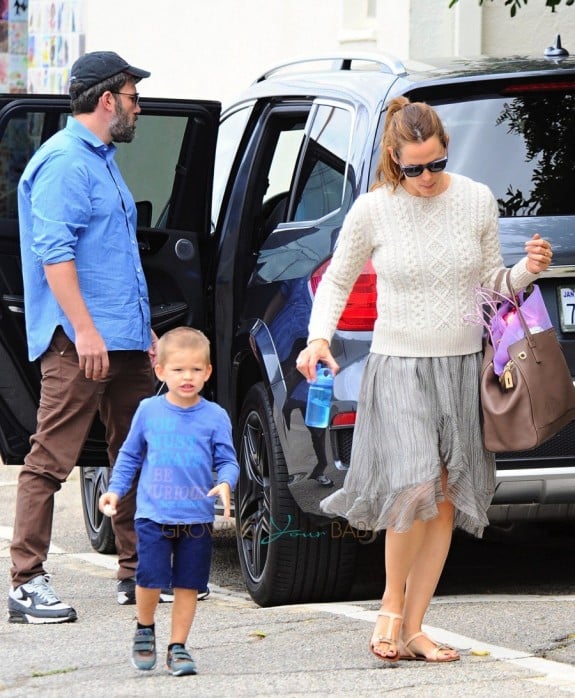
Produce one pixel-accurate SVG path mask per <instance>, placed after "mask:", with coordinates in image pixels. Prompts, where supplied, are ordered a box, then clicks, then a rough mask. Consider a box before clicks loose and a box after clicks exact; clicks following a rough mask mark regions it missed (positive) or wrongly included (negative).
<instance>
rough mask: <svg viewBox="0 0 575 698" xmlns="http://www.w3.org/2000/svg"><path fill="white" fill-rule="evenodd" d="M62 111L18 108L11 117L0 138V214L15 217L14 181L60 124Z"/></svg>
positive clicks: (5, 216) (16, 206)
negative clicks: (16, 113)
mask: <svg viewBox="0 0 575 698" xmlns="http://www.w3.org/2000/svg"><path fill="white" fill-rule="evenodd" d="M66 117H67V115H66V114H62V113H60V114H55V113H50V114H48V113H44V112H35V111H22V112H20V113H19V114H18V115H17V116H14V117H12V118H11V119H10V120H9V121H8V123H7V124H6V128H5V130H4V132H3V134H2V139H1V140H0V217H2V218H14V219H16V218H18V196H17V190H18V181H19V180H20V176H21V175H22V172H23V171H24V168H25V167H26V165H27V163H28V160H29V159H30V158H31V157H32V155H33V154H34V152H35V151H36V150H37V149H38V148H39V147H40V145H41V144H42V142H43V141H45V140H46V138H48V137H49V136H51V135H52V133H54V132H55V131H57V130H58V129H59V128H61V127H62V126H63V125H64V123H65V120H66Z"/></svg>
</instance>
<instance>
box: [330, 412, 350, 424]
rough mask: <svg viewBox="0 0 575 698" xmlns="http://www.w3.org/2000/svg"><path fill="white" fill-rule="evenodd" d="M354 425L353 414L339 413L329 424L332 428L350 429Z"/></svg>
mask: <svg viewBox="0 0 575 698" xmlns="http://www.w3.org/2000/svg"><path fill="white" fill-rule="evenodd" d="M354 424H355V412H340V413H339V414H336V415H335V417H334V418H333V420H332V422H331V426H332V427H352V426H353V425H354Z"/></svg>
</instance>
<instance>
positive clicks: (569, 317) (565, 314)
mask: <svg viewBox="0 0 575 698" xmlns="http://www.w3.org/2000/svg"><path fill="white" fill-rule="evenodd" d="M557 293H558V294H559V319H560V321H561V329H562V330H563V332H575V285H574V286H559V287H558V288H557Z"/></svg>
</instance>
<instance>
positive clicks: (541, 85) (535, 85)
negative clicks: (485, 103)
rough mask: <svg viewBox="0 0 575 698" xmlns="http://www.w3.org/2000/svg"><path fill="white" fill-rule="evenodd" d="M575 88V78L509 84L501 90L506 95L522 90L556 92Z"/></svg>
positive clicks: (570, 90) (569, 90)
mask: <svg viewBox="0 0 575 698" xmlns="http://www.w3.org/2000/svg"><path fill="white" fill-rule="evenodd" d="M557 90H564V91H566V92H572V91H573V90H575V80H554V81H552V82H526V83H515V84H513V85H507V86H506V87H504V88H503V89H502V90H501V92H502V94H504V95H510V94H519V93H521V92H556V91H557Z"/></svg>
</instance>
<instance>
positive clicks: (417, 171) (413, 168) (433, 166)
mask: <svg viewBox="0 0 575 698" xmlns="http://www.w3.org/2000/svg"><path fill="white" fill-rule="evenodd" d="M395 156H396V157H397V160H398V162H397V164H398V165H399V169H400V170H401V171H402V172H403V174H404V175H405V176H406V177H419V175H421V174H423V170H429V171H430V172H434V173H436V172H443V170H444V169H445V168H446V166H447V155H446V156H445V157H443V158H439V159H437V160H432V161H431V162H428V163H427V164H426V165H402V164H401V163H400V162H399V157H398V156H397V153H396V155H395Z"/></svg>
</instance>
